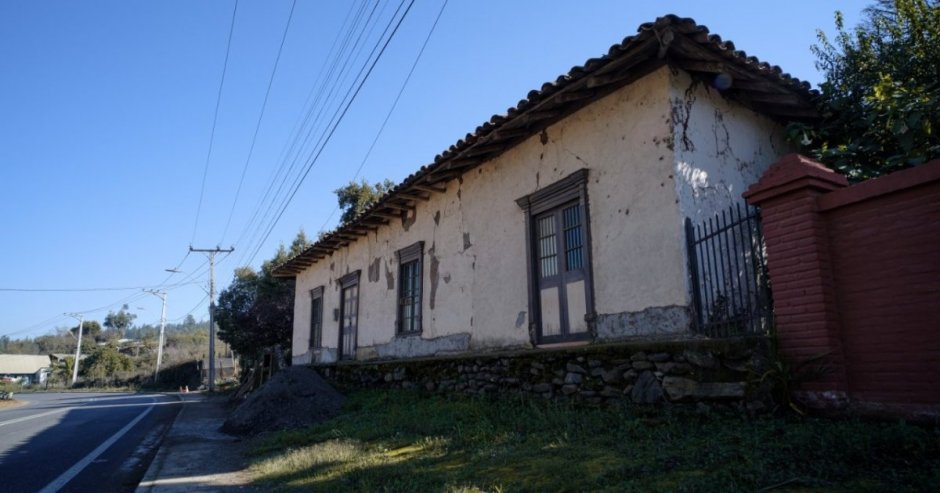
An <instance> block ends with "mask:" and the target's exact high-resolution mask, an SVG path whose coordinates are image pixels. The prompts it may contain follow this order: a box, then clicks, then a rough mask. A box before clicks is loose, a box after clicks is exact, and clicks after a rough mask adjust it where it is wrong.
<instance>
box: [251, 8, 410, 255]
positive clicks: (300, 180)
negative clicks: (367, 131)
mask: <svg viewBox="0 0 940 493" xmlns="http://www.w3.org/2000/svg"><path fill="white" fill-rule="evenodd" d="M413 5H414V0H411V1H410V2H409V4H408V7H407V8H406V9H405V12H404V14H402V16H401V17H400V18H399V19H398V22H397V23H396V24H395V28H394V29H393V30H392V31H391V34H390V35H389V36H388V38H387V39H386V40H385V43H384V44H383V45H382V48H381V50H380V51H379V52H378V55H377V56H376V57H375V58H374V59H373V60H372V63H371V64H370V65H369V68H368V70H367V71H366V72H365V75H364V76H363V77H362V78H361V79H360V80H359V83H358V84H357V85H356V87H355V90H354V91H352V94H351V95H349V93H347V95H348V97H347V98H344V101H346V103H345V105H344V106H343V107H342V110H341V111H340V112H339V113H338V116H336V115H334V119H332V120H331V124H332V127H331V128H330V129H329V131H328V133H326V135H325V136H324V137H323V138H321V142H322V144H319V145H318V147H319V148H318V149H317V150H316V153H315V154H314V155H313V156H312V158H311V159H310V160H309V161H308V163H307V165H306V169H305V170H304V172H303V174H301V175H300V177H299V178H298V179H297V180H296V181H295V184H294V186H293V187H292V189H291V192H290V194H289V195H288V196H287V198H286V200H285V201H284V202H283V205H282V206H281V208H280V211H279V212H278V214H277V216H276V217H275V219H274V221H272V222H271V224H270V226H269V227H268V229H267V231H266V232H265V234H264V237H263V238H262V239H261V241H260V242H258V246H257V247H256V248H255V249H254V251H253V253H252V255H251V257H250V258H249V260H248V263H249V264H250V263H251V262H252V261H253V260H254V258H255V256H257V254H258V252H259V251H260V249H261V246H262V245H263V244H264V242H265V241H267V239H268V237H270V235H271V232H272V231H273V230H274V227H275V226H277V223H278V222H279V221H280V220H281V217H283V215H284V211H285V210H287V206H288V205H290V202H291V201H292V200H293V199H294V196H296V195H297V191H298V190H299V189H300V186H301V185H303V182H304V180H305V179H306V178H307V176H308V175H309V174H310V170H312V169H313V167H314V166H315V165H316V163H317V161H318V160H319V157H320V155H321V154H322V153H323V150H324V149H325V148H326V146H327V144H329V141H330V139H331V138H332V137H333V135H334V133H335V132H336V129H337V128H338V127H339V124H340V123H342V121H343V118H344V117H345V116H346V114H347V112H348V111H349V108H350V107H351V106H352V103H353V102H354V101H355V100H356V97H357V96H358V95H359V92H360V91H361V90H362V87H363V86H364V85H365V83H366V81H367V80H368V79H369V76H370V75H371V74H372V71H373V70H374V69H375V67H376V65H377V64H378V62H379V60H380V59H381V58H382V55H383V54H384V53H385V50H386V49H387V48H388V46H389V44H390V43H391V41H392V39H394V38H395V34H396V33H397V32H398V29H399V28H400V27H401V24H402V22H404V20H405V18H406V17H407V16H408V13H409V12H410V11H411V7H412V6H413ZM396 12H397V11H396ZM393 19H394V18H393ZM383 35H384V33H383ZM380 39H381V38H380ZM363 68H365V67H363ZM350 89H352V88H350Z"/></svg>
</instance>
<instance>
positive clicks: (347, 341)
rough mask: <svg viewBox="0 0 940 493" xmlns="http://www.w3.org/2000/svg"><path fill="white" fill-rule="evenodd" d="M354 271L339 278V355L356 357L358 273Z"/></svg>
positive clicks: (349, 357)
mask: <svg viewBox="0 0 940 493" xmlns="http://www.w3.org/2000/svg"><path fill="white" fill-rule="evenodd" d="M360 272H361V271H358V270H357V271H355V272H352V273H350V274H347V275H345V276H343V277H341V278H340V280H339V285H340V300H339V301H340V303H339V306H340V313H339V357H340V359H354V358H355V357H356V337H357V331H358V328H359V274H360Z"/></svg>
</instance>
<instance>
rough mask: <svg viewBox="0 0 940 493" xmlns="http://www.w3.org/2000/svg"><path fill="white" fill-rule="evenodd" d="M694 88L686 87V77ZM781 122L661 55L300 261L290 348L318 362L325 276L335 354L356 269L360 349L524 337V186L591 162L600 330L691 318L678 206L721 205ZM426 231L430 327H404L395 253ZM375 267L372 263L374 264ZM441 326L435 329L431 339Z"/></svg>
mask: <svg viewBox="0 0 940 493" xmlns="http://www.w3.org/2000/svg"><path fill="white" fill-rule="evenodd" d="M690 87H691V89H689V88H690ZM782 135H783V134H782V129H780V128H779V127H778V126H776V125H774V124H773V123H772V122H770V121H769V120H767V119H765V118H763V117H761V116H759V115H757V114H755V113H753V112H751V111H749V110H746V109H744V108H741V107H738V106H735V105H733V104H730V103H728V102H726V101H725V100H724V99H722V98H721V96H720V95H718V94H717V93H715V92H714V90H709V89H706V88H704V87H701V86H693V85H692V83H691V79H690V78H689V77H688V76H687V75H686V74H685V73H684V72H680V71H675V70H672V69H669V68H662V69H660V70H658V71H656V72H654V73H652V74H650V75H648V76H646V77H644V78H643V79H641V80H639V81H636V82H634V83H633V84H631V85H629V86H627V87H625V88H622V89H620V90H618V91H616V92H615V93H613V94H610V95H608V96H606V97H605V98H603V99H601V100H598V101H596V102H594V103H592V104H590V105H589V106H587V107H585V108H583V109H581V110H580V111H578V112H577V113H575V114H573V115H570V116H568V117H567V118H565V119H563V120H561V121H559V122H557V123H556V124H554V125H552V126H551V127H549V128H548V129H547V130H546V131H545V132H544V133H543V134H542V135H536V136H533V137H531V138H530V139H528V140H526V141H525V142H523V143H522V144H520V145H517V146H516V147H514V148H513V149H511V150H509V151H508V152H506V153H505V154H503V155H502V156H500V157H498V158H496V159H494V160H492V161H490V162H488V163H485V164H484V165H482V166H480V167H479V168H477V169H474V170H472V171H470V172H468V173H467V174H466V175H464V176H463V177H461V178H460V179H458V180H453V181H451V182H450V183H449V184H448V187H447V193H445V194H435V195H434V196H432V197H431V200H430V201H428V202H419V203H418V204H417V207H416V210H415V216H414V218H413V223H412V221H408V222H409V223H411V224H408V225H407V229H406V228H405V226H404V225H403V223H402V221H392V224H390V225H389V226H384V227H381V228H380V229H379V230H378V231H377V232H375V233H372V234H370V235H369V236H368V237H363V238H361V239H360V240H358V241H357V242H355V243H352V244H350V245H349V246H348V247H347V248H344V249H342V250H340V251H338V252H336V253H334V254H333V255H332V256H330V257H327V258H325V259H323V260H321V261H320V262H319V263H317V264H314V265H313V266H312V267H310V268H308V269H307V270H306V271H304V272H303V273H301V274H300V275H298V276H297V302H296V303H295V322H294V342H293V355H294V360H295V362H296V363H306V362H309V361H310V359H311V358H312V357H313V355H312V354H311V353H310V352H308V349H307V348H308V340H309V330H310V296H309V291H310V290H311V289H313V288H316V287H318V286H324V287H325V295H324V299H323V303H324V304H323V308H324V309H323V314H324V318H323V345H324V346H325V347H326V348H327V349H326V350H324V351H323V352H322V353H323V354H322V355H321V356H319V357H318V359H319V360H321V361H324V360H326V361H329V360H330V359H331V358H333V357H335V348H336V347H337V344H338V340H339V335H338V325H339V323H338V321H336V320H334V317H333V313H334V310H336V309H338V307H339V295H340V293H339V287H338V286H337V283H336V281H337V279H339V278H340V277H342V276H343V275H344V274H346V273H348V272H351V271H354V270H357V269H361V271H362V274H361V277H360V295H359V296H360V307H359V327H358V347H359V350H358V357H359V358H363V359H365V358H372V357H386V356H389V355H397V356H401V355H410V356H423V355H426V354H432V353H439V352H442V351H449V350H450V351H461V350H478V349H487V348H503V347H512V346H526V345H529V344H530V339H529V331H528V328H529V321H530V314H529V313H528V310H529V307H528V291H527V289H528V288H527V272H526V244H525V214H524V212H523V211H522V210H521V209H520V208H519V206H518V205H517V204H516V202H515V200H516V199H518V198H520V197H523V196H526V195H528V194H531V193H533V192H535V191H537V190H539V189H541V188H543V187H545V186H548V185H551V184H552V183H555V182H557V181H558V180H560V179H562V178H564V177H566V176H568V175H569V174H571V173H573V172H574V171H577V170H579V169H582V168H587V169H588V170H589V171H588V173H589V183H588V209H589V214H590V219H591V222H590V228H591V256H592V259H591V262H592V265H593V271H592V272H593V287H594V309H595V312H596V314H597V315H598V319H597V321H596V330H597V336H598V337H599V338H601V339H604V338H616V337H622V336H629V335H647V334H655V333H658V332H667V333H673V332H676V331H682V330H685V329H686V328H687V327H688V317H687V311H686V307H687V306H688V299H689V294H688V280H687V273H686V265H687V264H686V255H685V244H684V240H683V238H684V236H683V229H682V221H683V218H684V217H686V216H688V217H693V218H698V217H701V216H703V215H708V214H713V213H714V211H715V210H720V209H721V208H724V207H727V205H728V204H729V203H731V202H732V201H734V200H739V196H740V192H741V191H743V189H744V188H745V187H746V186H747V185H749V184H750V183H751V182H753V181H754V180H756V178H757V176H759V174H760V173H761V172H762V171H763V170H764V169H766V167H767V166H768V165H769V164H770V163H771V162H772V161H773V160H774V159H776V158H777V157H778V156H779V155H781V154H782V153H783V152H784V150H785V149H786V148H785V146H784V144H783V139H782ZM417 241H424V242H425V249H424V251H425V255H424V257H423V263H424V265H423V302H422V309H423V324H422V325H423V332H422V334H421V336H420V339H418V340H416V339H415V338H414V337H404V338H396V337H395V326H394V324H395V315H396V289H397V284H396V281H397V280H398V279H397V277H398V265H397V260H396V255H395V252H396V251H398V250H400V249H402V248H405V247H407V246H409V245H412V244H413V243H415V242H417ZM370 266H371V269H370ZM428 341H432V342H428Z"/></svg>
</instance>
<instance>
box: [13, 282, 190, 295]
mask: <svg viewBox="0 0 940 493" xmlns="http://www.w3.org/2000/svg"><path fill="white" fill-rule="evenodd" d="M188 284H195V283H188ZM181 285H184V284H174V286H181ZM161 287H162V285H158V286H133V287H120V288H0V292H8V293H88V292H103V291H137V290H140V289H159V288H161Z"/></svg>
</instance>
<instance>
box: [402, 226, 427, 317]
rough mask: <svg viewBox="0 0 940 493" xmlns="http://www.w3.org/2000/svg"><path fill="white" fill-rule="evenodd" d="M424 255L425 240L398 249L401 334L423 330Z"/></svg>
mask: <svg viewBox="0 0 940 493" xmlns="http://www.w3.org/2000/svg"><path fill="white" fill-rule="evenodd" d="M423 256H424V242H423V241H419V242H417V243H415V244H413V245H411V246H409V247H407V248H403V249H401V250H399V251H398V311H397V314H396V315H397V320H396V324H395V326H396V328H397V332H398V333H399V334H415V333H420V332H421V292H422V289H421V288H422V279H423V276H422V258H423Z"/></svg>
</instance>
